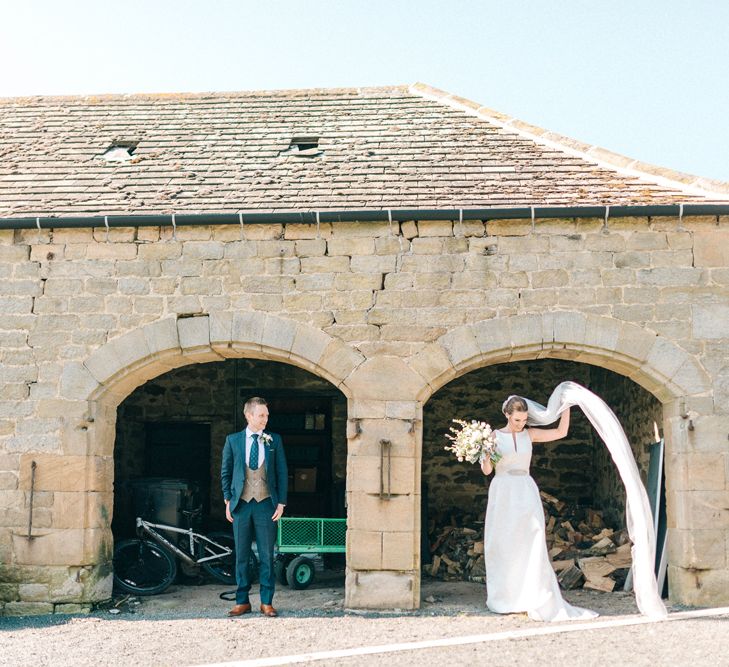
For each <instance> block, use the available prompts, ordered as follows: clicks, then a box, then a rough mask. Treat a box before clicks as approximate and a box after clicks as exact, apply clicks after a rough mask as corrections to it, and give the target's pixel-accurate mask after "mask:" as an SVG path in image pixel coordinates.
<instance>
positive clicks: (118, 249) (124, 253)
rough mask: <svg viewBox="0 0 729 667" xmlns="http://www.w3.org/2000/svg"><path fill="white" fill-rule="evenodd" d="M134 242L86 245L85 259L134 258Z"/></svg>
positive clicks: (135, 251) (135, 245) (135, 248)
mask: <svg viewBox="0 0 729 667" xmlns="http://www.w3.org/2000/svg"><path fill="white" fill-rule="evenodd" d="M136 256H137V244H136V243H92V244H89V245H87V246H86V258H87V259H120V260H124V259H135V258H136Z"/></svg>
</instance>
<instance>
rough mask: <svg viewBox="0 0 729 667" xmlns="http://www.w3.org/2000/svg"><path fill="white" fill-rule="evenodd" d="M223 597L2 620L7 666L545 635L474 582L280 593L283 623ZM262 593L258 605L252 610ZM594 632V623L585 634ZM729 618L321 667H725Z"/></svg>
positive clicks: (629, 607) (606, 603)
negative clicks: (396, 596)
mask: <svg viewBox="0 0 729 667" xmlns="http://www.w3.org/2000/svg"><path fill="white" fill-rule="evenodd" d="M223 588H224V587H221V586H220V585H218V584H215V585H204V586H174V587H172V588H170V589H169V590H168V591H167V592H166V593H164V594H162V595H158V596H154V597H148V598H139V599H138V600H134V599H132V600H127V601H124V602H120V603H119V605H118V608H119V609H120V613H118V614H111V613H110V612H109V611H108V610H98V611H97V612H95V613H94V614H91V615H88V616H73V617H71V616H39V617H27V618H0V665H12V666H13V667H25V666H26V665H28V666H31V665H32V666H33V667H44V666H45V665H49V666H52V667H65V666H67V665H68V666H69V667H70V666H73V667H91V666H93V667H98V666H99V665H109V666H116V665H125V666H128V665H142V666H146V665H155V666H157V665H175V666H182V665H202V664H206V663H216V662H228V661H236V660H249V659H255V658H261V657H270V656H285V655H292V654H300V653H307V652H313V651H327V650H332V649H339V648H352V647H359V646H370V645H382V644H391V643H396V642H397V643H400V642H411V641H424V640H432V639H441V638H453V637H462V636H468V635H476V634H484V633H498V632H506V631H514V630H530V629H535V628H544V627H548V625H545V624H541V623H535V622H532V621H530V620H529V619H528V618H527V617H526V616H525V615H523V614H512V615H508V616H499V615H496V614H491V613H490V612H488V611H487V610H486V609H485V605H484V590H483V586H482V585H479V584H472V583H466V582H439V581H432V580H424V581H423V591H422V595H423V599H424V602H423V605H422V608H421V609H420V610H418V611H415V612H408V611H388V612H361V611H352V610H344V609H343V605H342V600H343V597H344V588H343V580H342V577H341V575H339V576H336V575H335V576H332V575H330V576H329V578H328V579H324V580H321V581H319V582H317V583H315V585H314V586H312V587H311V588H310V589H308V590H306V591H292V590H290V589H288V588H285V587H284V588H281V589H279V590H278V591H277V593H276V598H275V602H274V603H275V605H276V606H277V607H278V609H279V611H280V612H281V616H280V617H279V618H277V619H268V618H265V617H262V616H261V615H260V614H257V613H254V614H251V615H250V616H245V617H243V618H242V619H229V618H227V617H226V612H227V610H228V609H229V608H230V607H231V606H232V603H231V602H227V601H224V600H221V599H219V597H218V594H219V593H220V592H221V590H222V589H223ZM255 592H256V590H255V588H254V591H253V594H254V595H252V597H251V601H252V602H253V603H254V609H255V605H256V603H257V599H256V597H255ZM566 597H567V599H568V600H569V601H570V602H572V603H574V604H577V605H580V606H585V607H589V608H592V609H595V610H596V611H599V612H600V613H601V617H600V618H599V619H598V621H605V620H612V619H621V618H628V617H631V616H633V615H635V614H636V613H637V609H636V607H635V602H634V599H633V597H632V596H631V595H629V594H626V593H610V594H606V593H598V592H590V591H571V592H568V593H567V594H566ZM591 623H594V622H593V621H590V622H587V623H586V625H590V624H591ZM727 640H729V615H726V616H721V617H708V618H699V619H690V620H679V621H672V622H670V623H653V624H648V625H637V626H627V627H611V628H595V629H593V630H589V631H585V632H575V633H565V634H552V635H545V636H536V637H535V636H532V637H522V638H514V639H499V640H498V641H490V642H484V643H478V644H467V645H461V646H450V647H447V648H443V647H439V648H428V649H418V650H412V651H405V652H398V653H386V654H378V655H367V656H356V657H347V658H337V659H335V660H328V661H326V663H325V662H322V661H319V662H316V663H311V664H317V665H323V664H337V665H368V666H369V665H385V664H387V665H419V666H421V667H422V665H437V664H439V663H443V662H445V661H448V663H450V664H453V663H454V662H455V663H457V664H461V665H484V664H489V665H494V666H499V665H513V664H520V665H532V664H535V665H536V664H539V665H547V666H549V665H560V666H561V667H563V666H570V665H580V666H588V665H605V664H608V665H619V664H626V665H638V666H640V665H650V666H651V667H657V666H659V665H691V667H704V665H706V666H707V667H709V666H711V667H718V666H720V665H722V666H723V665H727V666H729V650H727V648H726V646H727V645H729V641H727ZM307 664H309V663H307Z"/></svg>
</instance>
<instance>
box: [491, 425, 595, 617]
mask: <svg viewBox="0 0 729 667" xmlns="http://www.w3.org/2000/svg"><path fill="white" fill-rule="evenodd" d="M495 433H496V442H497V448H498V452H499V454H501V456H502V458H501V460H500V461H499V462H498V463H497V464H496V466H495V475H494V478H493V479H492V480H491V485H490V486H489V495H488V506H487V508H486V525H485V529H484V559H485V561H486V592H487V599H486V605H487V606H488V608H489V609H490V610H491V611H494V612H497V613H499V614H508V613H512V612H527V613H528V614H529V618H531V619H533V620H537V621H567V620H583V619H589V618H595V617H596V616H597V615H598V614H597V613H596V612H594V611H590V610H588V609H582V608H580V607H574V606H572V605H570V604H569V603H567V602H565V601H564V599H563V598H562V595H561V593H560V590H559V584H558V583H557V577H556V575H555V573H554V570H553V569H552V566H551V564H550V561H549V554H548V553H547V543H546V538H545V529H544V511H543V509H542V501H541V499H540V497H539V489H537V485H536V483H535V482H534V480H533V479H532V477H531V476H530V475H529V463H530V461H531V458H532V441H531V438H530V437H529V433H528V432H527V430H526V429H525V430H524V431H521V432H520V433H511V432H506V433H505V432H502V431H495Z"/></svg>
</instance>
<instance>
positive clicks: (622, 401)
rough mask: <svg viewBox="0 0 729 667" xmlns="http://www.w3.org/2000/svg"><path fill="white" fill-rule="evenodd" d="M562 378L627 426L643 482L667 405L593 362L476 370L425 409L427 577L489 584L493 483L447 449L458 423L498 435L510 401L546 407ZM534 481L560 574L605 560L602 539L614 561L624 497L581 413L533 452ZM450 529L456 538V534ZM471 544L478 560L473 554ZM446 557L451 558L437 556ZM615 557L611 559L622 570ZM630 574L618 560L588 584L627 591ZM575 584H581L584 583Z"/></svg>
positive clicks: (524, 363)
mask: <svg viewBox="0 0 729 667" xmlns="http://www.w3.org/2000/svg"><path fill="white" fill-rule="evenodd" d="M564 380H572V381H574V382H578V383H579V384H581V385H583V386H586V387H588V388H590V389H591V390H592V391H594V392H595V393H597V394H598V395H599V396H601V397H602V398H603V399H604V400H605V401H606V402H607V403H608V404H609V405H610V406H611V408H612V409H613V411H614V412H615V414H616V416H617V417H618V419H619V421H620V422H621V423H622V424H623V427H624V429H625V432H626V435H627V438H628V442H630V443H631V447H632V450H633V454H634V456H635V459H636V462H637V465H638V468H639V470H640V472H641V477H642V478H643V480H644V483H646V481H647V478H648V464H649V453H650V446H651V445H652V444H653V443H654V442H655V441H656V440H657V439H659V438H660V436H659V435H657V433H658V432H659V430H660V429H659V424H661V423H662V416H663V407H662V405H661V403H660V402H659V401H658V400H657V399H656V398H655V397H654V396H652V395H651V394H650V393H649V392H647V391H646V390H645V389H643V388H642V387H640V386H639V385H637V384H636V383H635V382H633V381H632V380H630V379H629V378H627V377H625V376H622V375H619V374H617V373H614V372H612V371H608V370H606V369H604V368H600V367H598V366H594V365H591V364H585V363H580V362H574V361H568V360H561V359H549V358H544V359H535V360H531V361H516V362H510V363H502V364H494V365H490V366H484V367H481V368H478V369H475V370H472V371H470V372H469V373H466V374H465V375H462V376H460V377H459V378H457V379H455V380H452V381H451V382H449V383H448V384H446V385H445V386H444V387H442V388H441V389H439V390H438V391H437V392H435V393H434V394H433V396H431V398H430V399H429V401H428V402H427V403H426V405H425V406H424V409H423V468H422V474H423V483H422V488H423V495H424V499H425V502H424V508H423V517H424V519H425V520H424V521H423V525H424V528H423V529H424V530H425V529H426V526H427V531H428V541H429V544H431V545H434V546H435V545H442V548H438V549H436V552H437V553H436V554H435V555H434V556H433V557H432V558H430V559H428V558H427V552H425V551H424V555H425V556H426V557H425V558H424V570H425V571H426V572H427V573H428V574H430V575H433V576H436V577H438V578H446V579H462V578H468V579H471V580H473V581H482V580H483V578H484V576H485V571H484V562H483V557H482V556H480V554H481V553H482V551H481V550H480V546H479V545H480V543H481V542H482V540H483V519H484V514H485V508H486V499H487V495H488V486H489V482H490V480H491V478H489V479H488V480H487V479H486V478H485V477H484V476H483V474H482V473H481V471H480V469H479V466H477V465H469V464H464V463H459V462H458V461H456V460H455V458H454V457H453V455H452V454H451V453H450V452H446V451H445V450H444V444H445V443H446V442H447V440H446V438H445V434H446V433H447V432H448V429H449V427H450V426H451V425H452V423H451V420H452V419H453V418H454V417H458V418H461V419H466V420H471V419H479V420H483V421H486V422H488V423H490V424H491V425H492V426H493V427H494V428H499V427H501V426H503V424H504V421H505V420H504V417H503V415H502V414H501V403H502V401H503V400H504V398H505V396H506V395H508V394H512V393H513V394H518V395H521V396H528V397H530V398H532V399H534V400H536V401H539V402H542V403H545V404H546V401H547V399H548V397H549V395H550V394H551V392H552V390H553V389H554V387H555V386H556V385H557V384H559V383H560V382H562V381H564ZM531 473H532V477H534V479H535V481H536V483H537V485H538V487H539V489H540V490H541V491H542V492H544V493H545V494H549V495H548V496H545V499H549V500H545V510H546V518H547V519H549V523H548V531H547V542H548V547H549V548H550V550H551V554H552V555H553V556H556V557H557V558H558V559H559V558H563V559H564V560H562V561H558V562H557V564H556V566H557V567H560V566H562V567H563V569H568V568H567V565H568V564H574V563H575V562H576V561H575V558H577V557H578V558H586V557H593V559H594V558H599V553H600V550H599V549H598V550H597V551H590V550H591V549H593V546H594V544H595V543H596V542H594V541H593V540H592V538H593V537H595V536H598V535H599V536H600V537H599V539H603V538H605V537H606V536H607V535H609V537H607V539H608V540H611V541H612V540H615V541H614V542H613V543H612V544H610V543H606V544H605V547H603V548H605V550H606V553H607V552H608V550H610V549H612V550H613V551H611V553H614V548H615V547H618V546H619V545H621V544H624V540H626V539H627V534H626V533H625V532H624V531H625V528H626V526H625V519H624V513H625V490H624V487H623V484H622V481H621V479H620V477H619V475H618V472H617V469H616V468H615V466H614V465H613V463H612V461H611V458H610V454H609V452H608V450H607V448H606V447H605V445H604V443H603V442H602V441H601V440H600V439H599V437H598V435H597V433H596V432H595V430H594V429H593V428H592V427H591V425H590V423H589V421H588V420H587V418H586V417H585V415H584V414H583V413H582V412H581V411H580V410H579V409H575V410H573V411H572V420H571V425H570V432H569V434H568V436H567V437H566V438H564V439H562V440H559V441H555V442H550V443H539V444H537V445H535V446H534V451H533V456H532V465H531ZM552 498H554V499H555V500H554V501H552ZM452 526H457V527H458V529H459V530H456V531H455V532H453V531H452V528H451V527H452ZM462 529H465V531H464V530H462ZM448 531H451V533H449V532H448ZM472 531H475V532H472ZM469 535H470V537H469ZM446 536H447V537H446ZM444 538H445V539H444ZM611 538H612V539H611ZM473 544H475V548H474V546H473ZM608 544H609V547H608V546H607V545H608ZM466 546H469V547H470V548H469V551H472V552H473V553H472V554H471V555H470V556H469V555H468V553H467V551H466V550H465V548H464V547H466ZM627 549H628V547H627V546H625V547H624V548H623V549H621V551H620V553H619V554H618V556H619V557H620V559H623V560H624V559H625V558H626V557H627V558H628V559H629V557H630V553H629V551H628V552H627V554H626V553H625V551H626V550H627ZM439 554H441V555H442V556H445V560H444V559H443V558H438V555H439ZM577 554H579V555H577ZM618 556H612V558H614V560H615V562H618ZM454 559H455V560H454ZM453 562H455V565H454V564H452V563H453ZM594 562H595V561H594V560H593V564H594ZM603 566H604V567H605V568H607V567H608V566H609V564H608V563H603ZM628 567H629V565H628V564H623V563H622V562H621V563H620V567H618V566H617V565H616V566H615V568H616V569H615V571H614V572H611V573H610V577H593V578H591V579H590V580H588V581H587V582H586V586H587V587H588V588H589V587H595V586H598V585H599V586H600V587H601V588H600V590H610V589H611V587H613V588H612V589H615V590H622V586H623V584H624V582H625V577H626V576H627V568H628ZM593 570H594V565H593ZM573 576H580V577H581V576H583V575H578V574H577V575H575V574H573ZM607 579H610V580H609V581H608V580H607ZM571 583H572V585H575V586H578V585H579V586H581V585H582V578H580V579H576V580H575V581H573V582H571Z"/></svg>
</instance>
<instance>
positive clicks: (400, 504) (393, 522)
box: [347, 491, 420, 531]
mask: <svg viewBox="0 0 729 667" xmlns="http://www.w3.org/2000/svg"><path fill="white" fill-rule="evenodd" d="M347 498H348V503H347V507H348V508H349V517H348V520H347V526H348V527H351V529H352V530H367V531H377V530H382V531H401V530H407V529H408V528H410V529H412V530H415V518H416V509H417V508H416V507H415V498H418V500H419V498H420V496H415V495H407V496H392V497H391V498H390V499H389V500H382V499H380V497H379V495H371V494H368V493H364V492H349V491H348V492H347Z"/></svg>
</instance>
